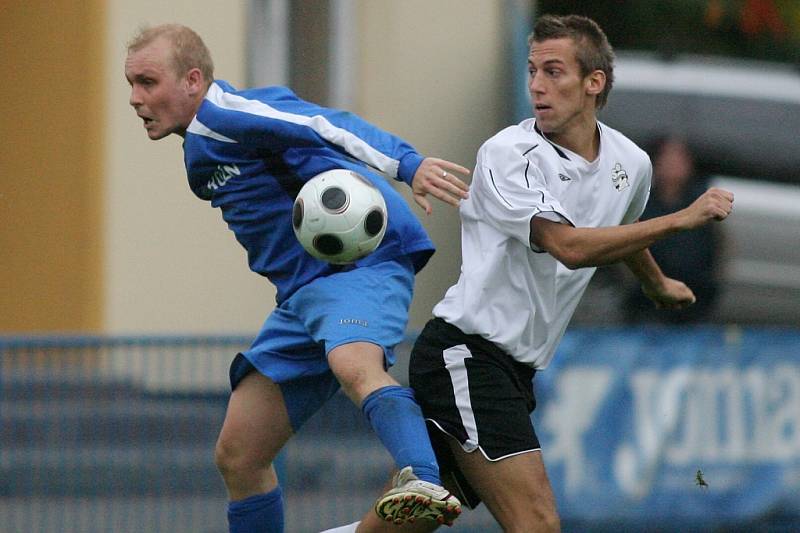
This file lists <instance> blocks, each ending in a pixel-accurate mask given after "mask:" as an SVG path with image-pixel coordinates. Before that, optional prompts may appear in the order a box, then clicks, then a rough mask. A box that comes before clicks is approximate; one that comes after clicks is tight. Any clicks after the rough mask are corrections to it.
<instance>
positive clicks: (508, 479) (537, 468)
mask: <svg viewBox="0 0 800 533" xmlns="http://www.w3.org/2000/svg"><path fill="white" fill-rule="evenodd" d="M450 448H451V450H452V453H453V456H454V458H455V460H456V463H457V464H458V467H459V468H460V470H461V472H462V473H463V474H464V475H465V476H466V478H467V479H468V480H469V483H470V485H471V486H472V488H473V489H474V490H475V492H476V493H477V494H478V496H480V498H481V500H483V502H484V504H485V505H486V506H487V507H488V508H489V511H490V512H491V513H492V516H494V517H495V519H497V521H498V522H500V524H501V525H502V526H503V528H504V530H506V531H537V532H538V531H548V532H549V531H558V530H559V525H558V514H557V511H556V503H555V497H554V496H553V491H552V488H551V486H550V481H549V479H548V477H547V473H546V471H545V467H544V462H543V461H542V454H541V452H540V451H531V452H526V453H521V454H518V455H514V456H511V457H506V458H505V459H501V460H499V461H489V460H488V459H486V458H485V457H484V456H483V455H482V454H481V452H480V451H479V450H476V451H474V452H471V453H467V452H465V451H464V450H463V449H462V448H461V446H460V445H459V444H458V443H457V442H455V441H454V440H451V442H450Z"/></svg>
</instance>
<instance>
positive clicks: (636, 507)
mask: <svg viewBox="0 0 800 533" xmlns="http://www.w3.org/2000/svg"><path fill="white" fill-rule="evenodd" d="M249 340H250V339H249V338H244V337H231V336H228V337H135V338H134V337H113V338H106V337H33V338H31V337H25V338H23V337H0V533H50V532H58V533H71V532H80V533H94V532H113V533H126V532H132V533H133V532H136V533H141V532H146V533H158V532H170V533H184V532H185V533H190V532H191V533H224V532H225V531H227V525H226V514H225V513H226V496H225V489H224V486H223V483H222V481H221V478H220V476H219V474H218V473H217V471H216V468H215V466H214V463H213V450H214V443H215V441H216V438H217V434H218V432H219V428H220V427H221V424H222V420H223V417H224V413H225V407H226V401H227V397H228V388H229V385H228V377H227V376H228V365H229V362H230V360H231V359H232V357H233V355H234V354H235V353H236V352H238V351H240V350H242V349H244V348H246V347H247V345H248V344H249ZM408 349H409V343H408V342H406V343H405V344H403V345H401V346H400V347H399V349H398V360H399V362H400V364H399V365H398V366H397V367H395V369H393V373H394V375H395V377H397V378H398V379H399V380H400V381H401V382H403V381H404V376H405V375H406V367H405V364H407V360H408V357H407V355H408ZM798 354H800V330H795V329H772V330H770V329H766V328H763V329H738V328H719V327H716V328H715V327H706V328H689V327H683V328H680V329H669V328H649V329H648V328H644V329H636V328H608V327H607V328H585V327H584V328H574V329H572V330H571V331H570V332H569V333H568V334H567V336H566V337H565V339H564V342H562V345H561V347H560V348H559V354H558V356H557V357H556V358H555V360H554V363H553V365H552V368H548V370H547V371H545V372H542V373H540V374H538V375H537V377H536V394H537V401H538V407H537V409H536V411H535V413H534V419H535V422H536V428H537V433H538V435H539V438H540V440H541V441H542V444H543V449H544V454H545V461H546V463H547V466H548V471H549V473H550V477H551V481H552V483H553V487H554V491H555V493H556V496H557V500H558V502H559V511H560V513H561V515H562V525H563V529H564V531H569V532H573V531H577V532H584V531H593V532H609V531H614V532H620V531H636V532H644V531H647V532H665V533H666V532H672V531H681V532H687V531H718V532H722V531H725V532H731V531H736V532H745V531H748V532H749V531H760V532H789V531H800V496H798V495H800V446H798V444H799V443H800V359H798V357H797V356H798ZM277 465H278V473H279V476H280V478H281V481H282V485H283V487H284V495H285V499H286V530H287V532H289V533H294V532H299V533H307V532H318V531H321V530H323V529H327V528H330V527H333V526H337V525H342V524H346V523H350V522H353V521H355V520H357V519H358V518H359V517H360V516H362V515H363V513H364V512H365V511H367V510H368V509H369V508H370V506H371V504H372V503H373V501H374V499H375V498H376V497H377V495H378V494H379V493H380V491H381V487H382V486H383V485H384V483H385V481H386V480H387V479H388V476H389V474H390V471H391V459H390V457H389V455H388V453H387V452H386V451H385V450H384V449H383V447H382V446H381V444H380V442H379V441H378V439H377V438H376V437H375V436H374V435H373V433H372V432H371V431H370V430H369V428H368V427H367V424H366V421H365V420H364V417H363V415H362V414H361V413H360V411H359V410H358V409H357V408H356V407H355V406H353V405H352V404H351V403H350V401H349V400H348V399H347V398H346V397H345V396H344V395H342V394H341V393H339V394H337V395H336V396H334V397H333V398H332V399H331V400H330V401H329V402H328V404H327V405H326V406H325V407H324V408H323V409H322V410H321V411H320V412H319V413H317V414H316V415H315V416H314V417H313V418H312V419H311V420H309V422H308V423H307V424H306V426H304V427H303V428H302V430H301V431H300V432H299V433H298V435H296V436H295V437H294V438H293V439H292V440H291V441H290V443H289V444H288V445H287V447H286V449H285V450H284V451H283V452H282V453H281V455H280V456H279V458H278V461H277ZM698 469H702V470H703V472H705V476H706V479H707V480H708V482H709V486H708V487H704V488H699V487H698V486H697V485H696V483H695V481H694V480H695V471H696V470H698ZM448 531H454V532H470V531H474V532H487V531H499V527H498V526H497V524H496V523H495V522H494V521H493V520H492V518H491V516H490V515H489V513H488V512H487V511H486V509H485V507H483V506H482V507H480V508H479V509H478V510H476V511H467V512H465V513H464V514H463V515H462V517H461V518H459V520H458V522H456V525H455V526H454V527H453V528H452V530H448Z"/></svg>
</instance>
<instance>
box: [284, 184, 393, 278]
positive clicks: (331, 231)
mask: <svg viewBox="0 0 800 533" xmlns="http://www.w3.org/2000/svg"><path fill="white" fill-rule="evenodd" d="M386 224H387V214H386V202H385V201H384V199H383V195H382V194H381V192H380V191H379V190H378V188H377V187H375V185H373V184H372V183H370V181H369V180H368V179H367V178H365V177H363V176H361V175H359V174H357V173H355V172H352V171H350V170H345V169H334V170H329V171H327V172H323V173H321V174H318V175H316V176H314V177H313V178H311V179H310V180H308V181H307V182H306V183H305V185H303V187H302V188H301V189H300V192H299V194H298V195H297V198H296V199H295V201H294V208H293V211H292V227H293V228H294V233H295V235H297V240H298V241H300V244H301V245H302V246H303V248H305V250H306V251H307V252H308V253H310V254H311V255H313V256H314V257H316V258H317V259H322V260H323V261H327V262H329V263H333V264H336V265H342V264H348V263H352V262H354V261H356V260H358V259H361V258H362V257H364V256H366V255H368V254H369V253H370V252H372V251H373V250H375V248H377V247H378V245H379V244H380V243H381V240H383V235H384V234H385V233H386Z"/></svg>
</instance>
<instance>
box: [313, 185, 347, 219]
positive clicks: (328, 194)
mask: <svg viewBox="0 0 800 533" xmlns="http://www.w3.org/2000/svg"><path fill="white" fill-rule="evenodd" d="M320 199H321V200H322V205H323V207H325V209H327V210H328V211H333V212H334V213H338V212H341V211H344V209H345V207H347V193H346V192H344V190H343V189H342V188H341V187H329V188H328V189H325V191H324V192H323V193H322V197H321V198H320Z"/></svg>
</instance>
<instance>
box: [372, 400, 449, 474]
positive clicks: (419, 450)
mask: <svg viewBox="0 0 800 533" xmlns="http://www.w3.org/2000/svg"><path fill="white" fill-rule="evenodd" d="M361 410H362V411H363V412H364V414H365V415H366V416H367V420H368V421H369V424H370V425H371V426H372V429H373V431H375V433H376V434H377V435H378V438H379V439H380V440H381V442H382V443H383V445H384V447H385V448H386V449H387V450H389V453H390V454H391V455H392V458H394V462H395V465H396V466H397V468H403V467H406V466H409V465H410V466H411V467H412V468H413V469H414V474H415V475H416V476H417V477H418V478H419V479H422V480H425V481H428V482H431V483H436V484H437V485H441V484H442V481H441V480H440V479H439V465H438V463H437V462H436V456H435V455H434V453H433V447H431V441H430V438H429V437H428V430H427V428H426V427H425V419H424V418H423V417H422V410H421V409H420V408H419V405H418V404H417V402H416V401H415V400H414V393H413V391H412V390H411V389H409V388H404V387H400V386H397V385H393V386H389V387H382V388H380V389H378V390H376V391H373V392H372V393H370V394H369V396H367V397H366V398H365V399H364V402H363V403H362V404H361Z"/></svg>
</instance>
